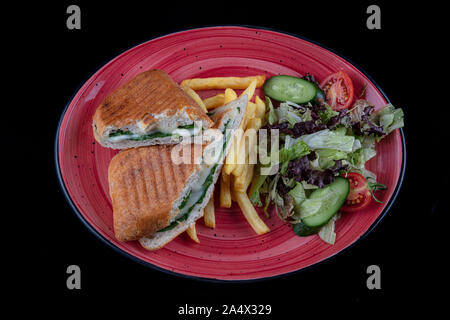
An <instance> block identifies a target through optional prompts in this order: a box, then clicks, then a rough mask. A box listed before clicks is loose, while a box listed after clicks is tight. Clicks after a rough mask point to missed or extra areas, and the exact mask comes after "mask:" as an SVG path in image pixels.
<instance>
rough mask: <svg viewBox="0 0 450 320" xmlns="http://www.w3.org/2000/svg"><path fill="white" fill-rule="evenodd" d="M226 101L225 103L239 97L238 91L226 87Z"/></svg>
mask: <svg viewBox="0 0 450 320" xmlns="http://www.w3.org/2000/svg"><path fill="white" fill-rule="evenodd" d="M224 96H225V97H224V101H223V104H227V103H230V102H231V101H233V100H235V99H237V94H236V91H234V90H233V89H231V88H226V89H225V93H224Z"/></svg>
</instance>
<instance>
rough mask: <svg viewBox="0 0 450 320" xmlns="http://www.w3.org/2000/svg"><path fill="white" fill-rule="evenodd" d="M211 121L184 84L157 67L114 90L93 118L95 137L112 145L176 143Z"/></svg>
mask: <svg viewBox="0 0 450 320" xmlns="http://www.w3.org/2000/svg"><path fill="white" fill-rule="evenodd" d="M196 124H197V125H196ZM212 125H213V122H212V121H211V119H210V118H209V117H208V116H207V115H206V114H205V112H204V111H203V110H202V108H201V107H200V106H199V105H198V104H197V103H196V102H195V101H194V100H193V99H192V98H191V97H190V96H189V95H188V94H187V93H186V92H185V91H184V90H183V88H182V87H180V86H179V85H178V84H177V83H176V82H175V81H173V80H172V79H171V78H170V76H169V75H168V74H167V73H165V72H164V71H162V70H158V69H153V70H148V71H145V72H143V73H140V74H139V75H137V76H136V77H135V78H133V79H132V80H130V81H129V82H127V83H125V84H124V85H122V86H121V87H119V88H118V89H116V90H115V91H113V92H112V93H111V94H110V95H109V96H108V97H106V99H105V100H104V101H103V102H102V103H101V104H100V105H99V106H98V107H97V109H96V111H95V114H94V116H93V122H92V126H93V131H94V137H95V139H96V140H97V141H98V142H99V143H100V144H101V145H102V146H104V147H108V148H113V149H127V148H132V147H140V146H148V145H154V144H174V143H179V142H180V141H181V140H182V139H183V136H185V135H195V134H197V133H198V132H199V130H201V129H202V128H203V129H208V128H210V127H211V126H212ZM180 129H184V130H180Z"/></svg>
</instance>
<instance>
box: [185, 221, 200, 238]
mask: <svg viewBox="0 0 450 320" xmlns="http://www.w3.org/2000/svg"><path fill="white" fill-rule="evenodd" d="M186 233H187V234H188V236H189V238H191V239H192V240H193V241H195V242H197V243H200V240H199V239H198V237H197V230H196V229H195V223H194V224H193V225H191V226H190V227H189V228H187V229H186Z"/></svg>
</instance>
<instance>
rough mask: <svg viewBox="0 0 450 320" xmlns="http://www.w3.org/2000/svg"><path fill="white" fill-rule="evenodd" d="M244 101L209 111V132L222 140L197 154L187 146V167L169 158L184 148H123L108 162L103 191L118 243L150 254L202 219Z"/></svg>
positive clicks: (245, 102)
mask: <svg viewBox="0 0 450 320" xmlns="http://www.w3.org/2000/svg"><path fill="white" fill-rule="evenodd" d="M247 101H248V98H247V96H246V95H244V96H242V97H241V98H239V99H237V100H235V101H232V102H231V103H229V104H228V105H226V106H224V107H221V108H219V109H216V110H215V111H213V114H212V115H211V119H212V120H213V121H214V123H215V125H214V127H213V128H214V129H217V130H218V131H219V132H221V133H222V134H223V135H222V137H223V138H222V139H219V140H217V141H214V142H210V143H207V144H203V145H200V149H201V150H200V152H195V150H193V149H194V148H195V146H196V144H189V146H188V147H189V148H192V150H193V152H190V154H191V155H190V156H191V161H189V162H190V163H184V162H181V163H175V162H174V161H173V158H172V155H173V151H174V148H180V149H181V148H182V147H183V146H182V144H184V143H182V144H178V145H155V146H148V147H141V148H134V149H129V150H125V151H122V152H120V153H118V154H117V155H116V156H115V157H114V158H113V159H112V160H111V163H110V165H109V170H108V180H109V191H110V196H111V199H112V203H113V220H114V233H115V236H116V238H117V239H118V240H119V241H128V240H139V242H140V244H141V245H142V246H143V247H144V248H145V249H148V250H156V249H159V248H161V247H162V246H164V245H165V244H166V243H168V242H170V241H171V240H172V239H174V238H175V237H176V236H177V235H178V234H180V233H182V232H184V231H185V230H186V229H187V228H188V227H190V226H191V225H192V224H194V223H195V221H196V220H197V219H199V218H201V217H202V216H203V209H204V207H205V206H206V204H207V203H208V201H209V199H210V197H211V196H212V194H213V191H214V185H215V183H216V181H217V178H218V176H219V174H220V171H221V168H222V164H223V161H224V158H225V157H226V155H227V153H228V150H229V148H230V146H231V143H230V141H231V139H232V134H233V129H237V128H238V127H239V125H240V123H241V121H242V117H243V115H244V113H245V108H246V105H247ZM228 129H231V130H228ZM213 143H216V145H215V147H218V148H216V149H215V150H219V152H217V153H216V156H215V157H212V158H211V159H212V160H210V161H209V162H208V163H206V162H205V161H203V158H204V157H205V152H206V150H207V149H208V147H209V146H211V145H212V144H213ZM217 144H218V145H217Z"/></svg>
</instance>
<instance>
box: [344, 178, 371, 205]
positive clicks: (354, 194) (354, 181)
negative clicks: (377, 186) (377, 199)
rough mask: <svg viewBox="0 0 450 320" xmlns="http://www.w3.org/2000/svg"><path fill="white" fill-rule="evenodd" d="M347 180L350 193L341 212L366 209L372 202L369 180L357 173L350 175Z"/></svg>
mask: <svg viewBox="0 0 450 320" xmlns="http://www.w3.org/2000/svg"><path fill="white" fill-rule="evenodd" d="M346 178H347V179H348V182H349V183H350V192H349V194H348V196H347V199H346V200H345V203H344V205H343V206H342V207H341V209H340V211H342V212H355V211H359V210H361V209H364V208H365V207H367V206H368V205H369V203H370V202H371V201H372V196H371V194H370V190H369V186H368V183H367V180H366V179H365V178H364V177H363V176H362V175H360V174H359V173H356V172H350V173H348V174H347V176H346Z"/></svg>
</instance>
